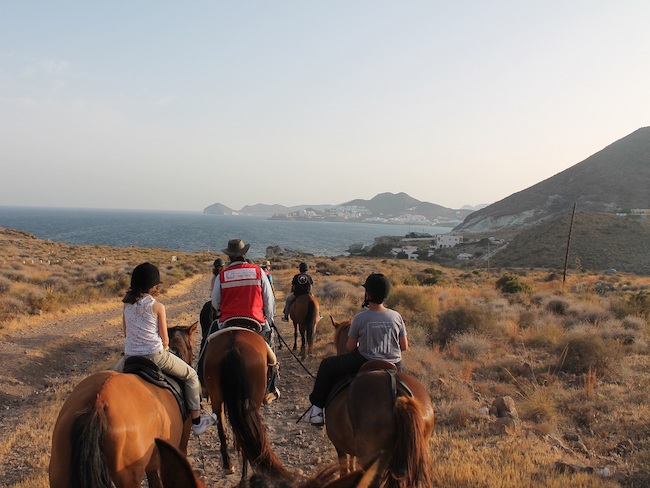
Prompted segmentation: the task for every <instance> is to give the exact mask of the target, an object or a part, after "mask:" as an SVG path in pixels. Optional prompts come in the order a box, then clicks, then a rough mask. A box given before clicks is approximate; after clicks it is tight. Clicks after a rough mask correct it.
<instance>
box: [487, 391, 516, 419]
mask: <svg viewBox="0 0 650 488" xmlns="http://www.w3.org/2000/svg"><path fill="white" fill-rule="evenodd" d="M490 415H495V416H496V417H498V418H511V419H513V420H515V421H516V422H519V414H518V413H517V409H516V408H515V401H514V400H513V399H512V397H510V396H507V395H506V396H501V397H498V398H495V399H494V401H493V402H492V405H491V406H490Z"/></svg>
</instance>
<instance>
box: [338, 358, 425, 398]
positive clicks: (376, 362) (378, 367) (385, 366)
mask: <svg viewBox="0 0 650 488" xmlns="http://www.w3.org/2000/svg"><path fill="white" fill-rule="evenodd" d="M368 371H386V373H387V374H388V377H389V379H390V390H391V394H392V396H393V402H395V401H396V400H397V395H398V393H399V389H400V388H401V390H402V391H403V392H404V393H405V394H406V395H407V396H410V397H413V396H414V395H413V392H412V391H411V389H410V388H409V387H408V386H407V385H406V383H404V381H402V379H401V378H400V377H399V376H398V375H397V373H398V371H397V366H395V365H394V364H393V363H391V362H389V361H382V360H380V359H371V360H370V361H367V362H365V363H364V364H363V365H362V366H361V368H359V371H358V372H357V374H356V375H349V376H346V377H345V378H343V379H341V381H339V382H338V383H337V384H336V385H335V386H334V388H332V391H331V392H330V394H329V395H328V396H327V402H325V408H326V409H327V406H328V405H329V404H330V403H331V402H332V400H334V398H335V397H336V396H337V395H338V394H339V393H341V392H342V391H343V390H345V389H346V388H347V387H348V386H350V385H351V384H352V382H353V381H354V379H355V378H356V377H357V375H360V374H363V373H365V372H368Z"/></svg>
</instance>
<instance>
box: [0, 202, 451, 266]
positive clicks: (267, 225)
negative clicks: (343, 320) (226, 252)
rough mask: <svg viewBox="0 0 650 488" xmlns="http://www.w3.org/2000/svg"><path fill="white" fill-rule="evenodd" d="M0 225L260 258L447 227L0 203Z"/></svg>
mask: <svg viewBox="0 0 650 488" xmlns="http://www.w3.org/2000/svg"><path fill="white" fill-rule="evenodd" d="M0 227H5V228H9V229H16V230H22V231H26V232H29V233H31V234H33V235H35V236H36V237H38V238H41V239H49V240H52V241H57V242H65V243H67V244H90V245H101V244H104V245H109V246H116V247H129V246H137V247H160V248H164V249H169V250H178V251H185V252H196V251H203V250H208V251H220V250H221V249H223V248H225V247H226V245H227V243H228V240H229V239H234V238H240V239H243V240H244V242H246V243H250V244H251V249H250V251H249V253H248V255H249V256H250V257H252V258H261V257H264V255H265V253H266V248H267V246H274V245H279V246H282V247H284V248H285V249H292V250H296V251H300V252H306V253H311V254H314V255H316V256H340V255H345V254H347V250H348V248H349V246H350V245H351V244H355V243H363V244H364V245H368V244H371V243H372V242H373V241H374V238H375V237H380V236H389V235H390V236H393V235H394V236H404V235H406V234H407V233H408V232H428V233H430V234H445V233H447V232H449V231H451V228H448V227H430V226H422V225H389V224H361V223H344V222H308V221H307V222H305V221H300V222H296V221H280V220H269V219H267V218H266V217H240V216H229V215H228V216H223V215H205V214H203V213H199V212H156V211H144V210H101V209H99V210H98V209H63V208H36V207H4V206H0Z"/></svg>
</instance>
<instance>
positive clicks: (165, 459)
mask: <svg viewBox="0 0 650 488" xmlns="http://www.w3.org/2000/svg"><path fill="white" fill-rule="evenodd" d="M156 447H157V448H158V452H159V454H160V479H161V481H162V484H163V487H164V488H180V487H183V488H205V484H204V483H203V481H201V480H200V479H199V477H198V476H196V474H195V473H194V471H193V470H192V466H191V465H190V463H189V461H188V460H187V458H186V457H185V456H184V455H183V454H182V453H181V452H179V451H178V449H176V448H174V446H172V445H170V444H168V443H167V442H165V441H163V440H162V439H156ZM382 460H383V458H382V457H381V456H378V457H377V459H375V460H374V461H373V462H372V464H371V465H370V466H369V467H368V469H366V470H363V471H362V470H358V471H354V472H352V473H350V474H348V475H347V476H345V477H343V478H339V479H334V475H335V473H336V472H337V471H338V466H336V465H334V466H328V467H327V468H325V469H324V470H322V471H320V472H319V473H318V474H316V475H315V476H313V477H311V478H309V479H308V480H305V481H302V482H295V483H294V482H291V483H290V482H287V481H281V482H279V483H278V484H275V483H274V482H273V480H270V479H268V478H267V477H265V476H264V475H259V474H258V475H254V476H253V478H251V481H250V486H264V487H266V488H273V487H278V488H280V487H282V488H290V487H295V488H313V487H320V488H376V487H378V486H379V484H378V483H379V480H380V479H381V473H382V470H383V469H385V464H384V463H383V462H382Z"/></svg>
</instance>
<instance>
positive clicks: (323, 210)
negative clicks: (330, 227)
mask: <svg viewBox="0 0 650 488" xmlns="http://www.w3.org/2000/svg"><path fill="white" fill-rule="evenodd" d="M343 207H347V209H348V210H349V208H350V207H357V208H359V209H361V210H362V211H360V212H350V211H342V210H340V209H341V208H343ZM337 209H339V210H337ZM470 212H471V210H468V209H461V210H453V209H450V208H446V207H442V206H440V205H436V204H433V203H429V202H421V201H420V200H416V199H415V198H412V197H410V196H409V195H407V194H406V193H403V192H402V193H397V194H395V193H380V194H379V195H377V196H375V197H374V198H372V199H370V200H362V199H356V200H351V201H349V202H345V203H341V204H339V205H329V204H324V205H296V206H293V207H285V206H284V205H268V204H262V203H258V204H256V205H246V206H245V207H243V208H242V209H241V210H233V209H231V208H228V207H226V206H225V205H222V204H220V203H215V204H213V205H210V206H209V207H206V208H205V209H204V210H203V213H206V214H217V215H256V216H262V217H272V216H274V217H276V218H300V219H307V220H310V219H314V220H347V221H353V220H355V221H359V220H362V219H386V220H389V219H398V218H400V217H404V216H406V217H408V216H423V217H424V218H426V219H427V220H428V221H430V222H450V221H451V222H454V223H456V222H460V221H461V220H462V219H464V218H465V217H466V216H467V215H468V214H469V213H470Z"/></svg>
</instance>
